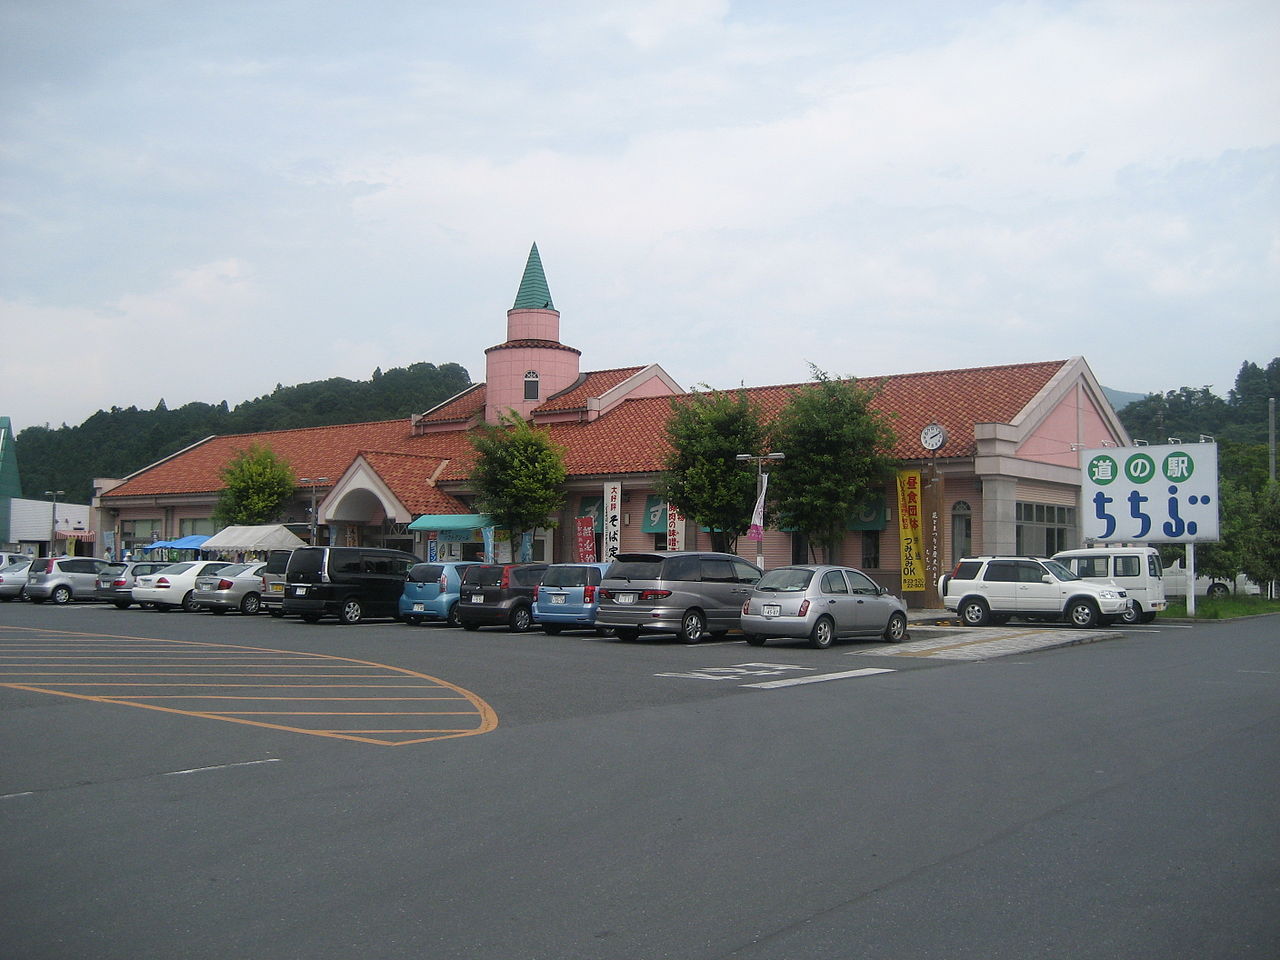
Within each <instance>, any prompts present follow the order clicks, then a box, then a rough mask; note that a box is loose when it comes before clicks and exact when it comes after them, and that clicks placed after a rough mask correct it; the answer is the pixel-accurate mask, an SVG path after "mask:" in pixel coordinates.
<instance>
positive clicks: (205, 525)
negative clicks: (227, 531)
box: [178, 518, 218, 537]
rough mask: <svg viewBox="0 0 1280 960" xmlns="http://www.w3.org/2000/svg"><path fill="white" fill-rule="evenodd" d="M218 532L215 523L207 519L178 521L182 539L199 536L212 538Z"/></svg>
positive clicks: (179, 534) (179, 533)
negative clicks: (214, 527)
mask: <svg viewBox="0 0 1280 960" xmlns="http://www.w3.org/2000/svg"><path fill="white" fill-rule="evenodd" d="M217 532H218V531H216V530H214V529H213V521H212V520H210V519H207V518H188V519H186V520H179V521H178V536H180V537H191V536H199V535H204V536H206V537H211V536H213V535H214V534H215V533H217Z"/></svg>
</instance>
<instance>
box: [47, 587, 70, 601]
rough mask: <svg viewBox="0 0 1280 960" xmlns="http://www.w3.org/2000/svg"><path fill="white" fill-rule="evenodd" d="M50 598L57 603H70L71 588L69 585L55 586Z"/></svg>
mask: <svg viewBox="0 0 1280 960" xmlns="http://www.w3.org/2000/svg"><path fill="white" fill-rule="evenodd" d="M49 598H50V599H51V600H52V601H53V602H54V603H56V604H64V603H70V602H71V588H70V587H67V586H61V587H54V588H53V593H52V594H51V595H50V597H49Z"/></svg>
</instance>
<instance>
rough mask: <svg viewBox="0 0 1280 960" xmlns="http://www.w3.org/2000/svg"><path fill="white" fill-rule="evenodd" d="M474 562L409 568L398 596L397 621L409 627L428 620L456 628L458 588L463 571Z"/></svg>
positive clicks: (424, 564)
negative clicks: (401, 621)
mask: <svg viewBox="0 0 1280 960" xmlns="http://www.w3.org/2000/svg"><path fill="white" fill-rule="evenodd" d="M475 562H476V561H474V560H459V561H451V562H448V563H417V564H414V565H413V566H412V567H410V568H409V578H408V579H407V580H405V582H404V592H403V593H402V594H401V595H400V619H401V620H403V621H404V622H405V623H407V624H409V625H410V626H414V625H417V624H419V623H426V622H427V621H428V620H443V621H444V622H446V623H448V624H449V625H450V626H454V627H456V626H457V625H458V586H459V584H460V583H461V582H462V571H463V569H464V568H466V567H469V566H471V565H472V564H474V563H475Z"/></svg>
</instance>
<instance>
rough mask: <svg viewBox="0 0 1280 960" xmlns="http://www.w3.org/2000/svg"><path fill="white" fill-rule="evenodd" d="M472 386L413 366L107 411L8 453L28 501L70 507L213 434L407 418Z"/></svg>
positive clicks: (44, 432)
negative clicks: (63, 495)
mask: <svg viewBox="0 0 1280 960" xmlns="http://www.w3.org/2000/svg"><path fill="white" fill-rule="evenodd" d="M470 385H471V378H470V376H469V375H468V374H467V371H466V370H465V369H463V368H462V367H461V366H459V365H458V364H456V363H446V364H443V365H441V366H439V367H437V366H436V365H435V364H432V363H415V364H411V365H410V366H408V367H405V368H399V367H397V368H395V369H392V370H387V371H385V372H383V373H382V375H381V376H379V377H377V378H374V379H370V380H367V381H351V380H345V379H342V378H335V379H331V380H321V381H316V382H313V383H304V384H299V385H298V386H293V387H284V386H281V385H279V384H277V385H276V388H275V390H274V391H273V392H272V393H270V394H268V395H265V396H261V397H258V398H257V399H255V400H248V401H246V402H244V403H241V404H239V405H238V406H237V407H236V408H235V409H234V410H232V409H230V408H229V407H228V405H227V402H226V401H225V400H223V401H220V402H219V403H216V404H208V403H188V404H186V405H184V406H182V407H178V408H177V409H174V410H170V409H168V408H167V406H166V405H165V403H164V401H163V400H161V401H160V403H158V404H157V405H156V408H155V409H154V410H139V409H138V408H137V407H127V408H121V407H112V408H111V409H110V410H99V411H98V412H97V413H95V414H93V415H92V416H91V417H89V418H88V419H87V420H85V421H84V423H82V424H80V425H79V426H75V427H69V426H67V425H66V424H65V423H64V424H63V425H62V426H61V427H59V428H57V429H51V428H50V427H48V426H43V427H27V428H26V429H25V430H22V431H21V432H20V433H18V434H17V436H15V437H14V448H15V450H16V453H17V457H18V463H19V464H20V465H21V470H22V487H23V490H24V492H25V493H26V495H27V496H29V497H33V498H34V497H37V496H38V495H39V494H40V492H41V491H44V490H65V491H66V492H67V498H68V500H70V501H71V502H73V503H76V502H78V503H88V502H89V499H90V497H91V496H92V495H93V478H94V477H124V476H127V475H128V474H130V473H133V472H134V471H136V470H140V469H142V468H143V467H145V466H147V465H149V464H152V463H155V462H156V461H158V460H161V459H163V458H164V457H167V456H169V455H171V454H173V453H176V452H177V451H179V450H181V449H183V448H184V447H188V446H190V445H191V444H193V443H195V442H196V441H198V440H203V439H204V438H205V437H208V436H212V435H214V434H231V433H256V432H259V431H263V430H286V429H293V428H297V427H320V426H332V425H335V424H342V423H363V422H366V421H372V420H390V419H396V418H399V417H406V418H407V417H408V416H409V415H410V414H412V413H420V412H421V411H423V410H427V409H430V408H431V407H434V406H435V405H436V404H438V403H441V402H443V401H444V400H447V399H449V398H450V397H452V396H454V395H455V394H457V393H460V392H461V391H462V390H465V389H466V388H467V387H469V386H470Z"/></svg>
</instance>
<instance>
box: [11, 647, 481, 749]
mask: <svg viewBox="0 0 1280 960" xmlns="http://www.w3.org/2000/svg"><path fill="white" fill-rule="evenodd" d="M18 633H23V634H25V636H24V638H23V640H24V642H25V643H28V644H29V643H30V642H31V640H32V638H31V637H30V634H31V633H41V634H46V635H47V636H46V637H41V638H39V639H40V640H42V641H43V640H47V641H48V642H49V643H50V644H58V643H67V642H80V640H79V639H77V640H72V639H70V638H97V637H100V635H96V634H85V633H81V632H72V631H56V632H55V631H36V630H34V629H33V628H26V627H0V649H2V648H3V640H4V638H6V637H12V636H14V635H15V634H18ZM55 634H56V635H55ZM100 638H101V639H102V640H110V641H126V642H131V641H137V642H138V643H141V644H147V645H148V649H151V648H150V645H152V644H159V645H161V646H160V647H158V649H160V650H169V651H172V654H173V655H174V656H175V657H177V658H179V659H182V655H183V654H190V655H194V656H200V655H204V656H207V657H209V658H210V659H211V660H216V661H219V665H220V666H222V667H233V666H238V665H239V664H235V663H232V662H228V661H227V659H226V658H228V657H242V658H246V659H247V658H250V657H255V656H258V655H261V656H263V657H266V656H274V657H278V658H280V659H282V660H284V661H285V663H286V664H288V665H289V666H292V667H294V668H297V667H299V666H303V664H299V663H297V662H296V661H298V660H315V661H320V662H319V663H317V664H316V665H317V667H322V668H328V669H335V668H336V669H352V670H355V669H359V670H365V671H368V670H381V671H386V672H387V674H388V676H387V679H401V680H403V679H405V678H414V679H417V680H422V681H425V683H417V684H394V685H393V684H346V683H339V684H319V683H311V684H296V685H295V684H286V683H280V684H205V683H200V682H191V681H188V682H185V683H162V684H161V683H151V682H145V683H143V682H136V681H134V682H118V681H102V682H93V683H86V682H76V683H65V684H63V683H57V682H56V678H58V677H60V676H75V677H98V676H102V677H145V676H161V677H168V678H172V679H179V678H184V677H191V678H193V679H194V678H196V677H204V676H215V677H227V678H235V677H240V676H245V677H257V678H270V679H282V678H287V677H291V676H292V677H297V678H299V679H306V680H312V681H315V680H320V679H325V678H327V677H333V678H341V679H342V680H351V679H378V678H379V674H377V673H372V674H371V673H364V674H351V673H335V674H315V673H299V674H278V673H267V674H259V673H243V674H242V673H212V674H191V673H185V672H179V673H155V674H150V673H137V672H132V671H131V670H130V669H129V668H133V667H136V666H139V665H143V666H150V664H139V663H138V660H137V659H135V658H131V657H128V656H124V655H123V654H124V653H125V652H126V651H129V652H131V651H132V650H134V649H136V648H132V647H129V646H124V647H122V648H121V656H118V657H114V658H110V659H112V660H113V661H114V662H117V663H119V664H120V666H121V667H122V668H125V669H123V670H121V671H119V672H116V671H110V672H108V671H106V670H105V669H104V670H103V671H101V672H98V671H95V672H94V673H85V672H83V671H78V670H72V669H67V670H66V671H59V670H50V672H48V673H43V672H41V673H37V672H36V671H34V670H25V671H24V670H8V671H4V673H3V676H4V677H13V678H15V679H9V680H5V679H0V687H7V688H9V689H13V690H25V691H28V692H31V693H44V694H50V695H52V696H60V697H69V698H71V699H75V700H84V701H88V702H91V703H104V704H115V705H118V706H125V707H137V708H139V709H143V710H156V711H159V712H161V713H170V714H178V715H181V716H188V717H199V718H201V719H208V720H222V721H225V722H227V723H240V724H245V725H246V726H256V727H265V728H267V729H271V730H282V731H286V732H290V733H303V734H308V735H310V736H318V737H329V738H333V739H338V740H351V741H355V742H358V743H369V744H375V745H378V746H406V745H409V744H414V743H427V742H431V741H434V740H448V739H454V738H458V737H469V736H475V735H477V734H481V733H489V732H490V731H492V730H494V729H496V728H497V726H498V716H497V713H496V712H494V710H493V708H492V707H491V706H489V704H488V703H486V702H485V701H484V700H483V699H482V698H481V697H479V696H477V695H476V694H474V693H471V692H470V691H469V690H465V689H463V688H462V687H459V686H457V685H456V684H453V683H450V682H449V681H447V680H442V679H440V678H438V677H433V676H429V675H427V674H424V673H418V672H416V671H413V670H407V669H405V668H403V667H393V666H390V665H388V664H383V663H374V662H372V661H368V660H355V659H352V658H348V657H334V656H329V655H327V654H315V653H307V652H302V651H292V650H274V649H268V648H255V647H239V646H236V645H233V644H216V643H204V642H201V641H192V640H160V639H157V638H154V637H127V636H119V635H114V636H101V637H100ZM166 645H167V646H166ZM97 649H99V650H100V651H102V652H106V651H104V650H102V648H97ZM224 651H225V652H224ZM43 654H44V657H45V659H50V658H51V656H50V655H49V654H48V652H47V651H43ZM148 656H152V657H154V656H155V653H154V652H152V653H149V654H148ZM53 658H56V657H53ZM3 659H4V657H3V655H2V654H0V660H3ZM66 659H68V660H77V659H79V660H84V659H98V658H97V657H94V658H85V657H67V658H66ZM290 661H292V662H290ZM190 662H191V660H190V659H183V663H184V664H185V663H190ZM78 665H79V664H73V663H67V664H65V666H66V667H68V668H71V667H74V666H78ZM86 665H87V664H86ZM243 665H244V666H245V667H246V668H247V669H262V668H263V667H264V666H268V665H265V664H263V663H262V662H261V661H260V660H259V661H258V662H250V663H245V664H243ZM348 665H350V666H348ZM10 666H11V667H18V666H20V664H17V663H11V664H10ZM26 666H29V667H38V666H45V667H50V668H56V667H58V666H63V664H57V663H51V664H27V665H26ZM94 666H95V667H103V668H105V667H107V664H106V663H102V664H94ZM157 666H161V667H163V666H170V667H176V666H178V664H177V663H161V664H158V665H157ZM268 668H269V666H268ZM37 676H38V677H47V678H49V679H48V680H44V681H41V680H36V679H34V678H35V677H37ZM18 677H24V678H27V679H26V680H25V681H23V680H18V679H16V678H18ZM109 685H111V686H124V687H133V688H135V689H137V688H147V687H186V688H188V689H190V688H192V687H199V688H206V687H218V688H240V687H259V688H271V689H282V690H289V689H294V688H295V687H297V688H308V689H325V690H330V689H336V688H340V687H341V688H349V687H359V688H362V689H372V690H385V689H416V690H422V691H424V692H426V691H436V690H441V691H443V690H451V691H453V692H454V693H455V694H456V696H452V697H450V696H438V697H241V696H225V697H224V696H219V695H216V694H209V695H203V696H202V695H187V696H182V697H176V696H172V695H165V694H157V695H155V696H152V697H148V696H146V695H143V694H136V693H135V694H129V695H121V696H112V695H109V694H101V695H95V694H89V693H77V692H74V691H71V690H68V689H66V688H67V687H72V686H75V687H101V686H109ZM159 699H165V700H172V699H194V700H213V699H220V700H221V699H226V700H278V701H283V700H294V701H296V700H305V701H310V702H328V701H348V700H350V701H374V700H376V701H393V700H394V701H458V700H463V701H466V702H468V703H469V704H470V705H471V707H472V709H471V710H459V711H401V710H386V711H376V712H369V713H358V714H357V713H349V712H348V713H340V712H324V713H321V712H316V713H309V712H301V711H267V710H263V711H225V712H223V711H204V710H189V709H181V708H178V707H173V706H163V705H160V704H155V703H146V702H142V701H144V700H159ZM231 714H235V715H234V716H233V715H231ZM248 716H282V717H284V716H297V717H302V716H333V717H338V716H376V717H385V718H387V719H392V718H394V717H398V716H406V717H408V716H450V717H471V718H474V721H475V726H474V727H470V728H466V729H460V728H457V727H454V728H431V729H386V730H373V731H371V730H352V729H339V730H334V729H309V728H306V727H298V726H289V725H286V724H282V723H273V722H268V721H266V720H253V719H245V717H248ZM376 734H382V735H383V736H384V737H390V736H396V735H398V736H405V737H409V738H410V739H379V738H378V737H377V736H376Z"/></svg>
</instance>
